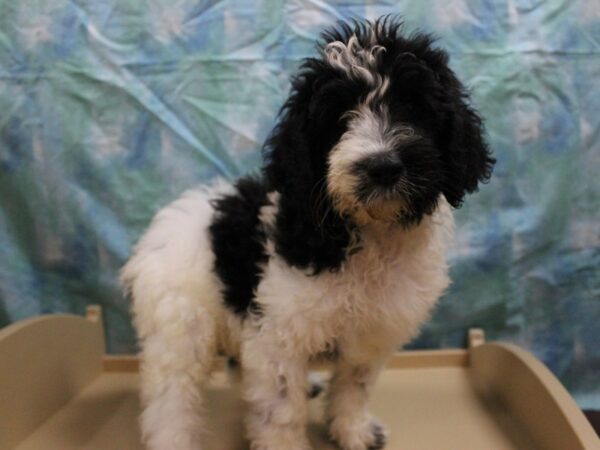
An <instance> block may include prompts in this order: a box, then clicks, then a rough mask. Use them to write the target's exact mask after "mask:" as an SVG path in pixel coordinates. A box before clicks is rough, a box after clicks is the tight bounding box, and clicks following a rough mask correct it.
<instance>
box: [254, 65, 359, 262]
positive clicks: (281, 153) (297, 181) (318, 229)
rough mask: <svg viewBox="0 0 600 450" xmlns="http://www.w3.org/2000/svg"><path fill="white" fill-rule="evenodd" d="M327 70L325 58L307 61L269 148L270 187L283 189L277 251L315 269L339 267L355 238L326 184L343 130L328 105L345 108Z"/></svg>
mask: <svg viewBox="0 0 600 450" xmlns="http://www.w3.org/2000/svg"><path fill="white" fill-rule="evenodd" d="M327 70H328V69H327V68H326V67H325V66H324V65H323V63H322V62H321V61H319V60H314V59H309V60H306V61H305V63H304V64H303V66H302V67H301V71H300V75H299V76H298V77H296V78H295V79H294V80H292V90H291V94H290V97H289V98H288V100H287V102H286V103H285V104H284V106H283V108H282V110H281V112H280V117H279V122H278V124H277V126H276V127H275V129H274V130H273V132H272V134H271V136H270V137H269V139H268V140H267V142H266V144H265V148H264V152H265V160H266V165H265V177H266V180H267V183H268V187H269V190H276V191H278V192H279V193H280V197H279V204H278V207H279V208H278V213H277V217H276V226H275V230H274V233H275V245H276V247H277V252H278V253H279V254H280V255H282V256H283V257H284V258H285V259H286V260H287V262H288V263H289V264H291V265H295V266H298V267H303V268H306V267H310V268H311V269H312V270H313V271H314V272H319V271H321V270H323V269H329V270H335V269H337V268H339V266H340V264H341V262H342V261H343V259H344V257H345V249H346V247H347V246H348V243H349V241H350V235H349V231H348V223H347V220H346V219H345V218H343V217H340V216H339V215H338V214H337V213H336V212H335V211H334V210H333V208H332V207H331V203H330V199H329V197H328V195H327V190H326V186H325V183H326V173H327V167H328V162H327V157H328V154H329V151H330V150H331V147H332V146H333V145H334V143H335V142H336V140H337V138H338V137H337V134H341V132H342V131H341V130H338V129H336V128H337V127H339V126H340V125H339V123H338V121H337V119H335V120H334V119H333V118H332V116H334V115H335V114H336V112H335V111H330V110H329V108H328V107H327V105H334V106H335V107H336V108H343V107H344V106H343V105H341V106H340V104H341V102H335V101H331V99H330V98H329V95H331V93H332V92H333V90H331V89H328V88H327V86H326V85H328V83H331V82H335V80H334V79H333V78H332V77H331V76H330V75H331V74H328V73H327ZM328 92H329V93H328ZM342 92H343V91H342ZM323 96H325V97H327V98H322V97H323Z"/></svg>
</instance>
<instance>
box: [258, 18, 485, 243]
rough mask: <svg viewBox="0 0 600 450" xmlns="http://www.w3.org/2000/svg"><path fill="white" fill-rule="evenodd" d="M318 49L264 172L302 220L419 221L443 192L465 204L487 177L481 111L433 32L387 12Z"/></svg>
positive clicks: (296, 84)
mask: <svg viewBox="0 0 600 450" xmlns="http://www.w3.org/2000/svg"><path fill="white" fill-rule="evenodd" d="M319 50H320V57H318V58H310V59H306V60H305V61H304V62H303V64H302V65H301V67H300V72H299V75H298V76H297V77H296V78H294V79H293V82H292V92H291V95H290V97H289V99H288V100H287V102H286V103H285V105H284V107H283V109H282V113H281V118H280V122H279V124H278V126H277V127H276V128H275V130H274V132H273V134H272V135H271V137H270V139H269V140H268V142H267V145H266V149H267V166H266V174H267V179H268V180H269V181H270V183H271V185H272V186H273V188H274V189H277V190H278V191H280V192H281V194H282V201H284V202H285V201H286V198H287V202H288V203H289V202H291V203H292V204H293V207H292V205H290V206H289V207H288V210H289V212H288V214H287V215H288V216H295V217H289V220H290V221H295V223H296V226H298V223H299V221H300V220H301V219H302V217H304V218H307V219H309V220H311V221H312V225H313V226H315V225H316V226H317V227H321V228H322V232H323V233H327V232H330V233H329V234H330V236H336V235H338V234H340V233H341V234H343V231H342V230H343V229H344V228H346V229H347V228H348V226H349V224H350V226H358V227H360V226H361V225H364V224H366V223H369V222H371V221H379V222H388V223H398V224H400V225H402V226H411V225H414V224H416V223H419V221H420V220H421V219H422V218H423V216H425V215H427V214H430V213H431V212H433V210H434V209H435V207H436V204H437V201H438V199H439V197H440V195H441V194H443V195H444V196H445V198H446V199H447V200H448V202H449V203H450V204H451V205H453V206H454V207H458V206H460V204H461V203H462V201H463V198H464V196H465V194H467V193H470V192H473V191H475V190H476V189H477V187H478V183H479V182H483V181H486V180H488V179H489V177H490V175H491V170H492V166H493V164H494V160H493V159H492V157H491V155H490V152H489V150H488V147H487V145H486V143H485V141H484V138H483V127H482V120H481V118H480V117H479V115H478V114H477V112H476V111H475V110H474V109H473V108H472V107H471V106H470V105H469V99H468V95H467V93H466V91H465V89H464V87H463V86H462V84H461V83H460V82H459V80H458V79H457V77H456V76H455V74H454V72H453V71H452V70H451V69H450V68H449V67H448V55H447V54H446V53H445V52H444V51H443V50H440V49H438V48H435V47H434V46H433V39H432V38H431V37H430V36H429V35H426V34H421V33H414V34H411V35H408V36H406V35H403V34H402V33H401V22H399V21H398V20H397V19H395V18H390V17H385V18H382V19H379V20H377V21H375V22H368V21H365V22H353V23H352V25H349V24H340V25H338V26H337V27H336V28H335V29H332V30H330V31H326V32H325V33H324V34H323V39H322V42H321V43H320V44H319ZM284 206H285V205H284ZM292 209H295V210H296V211H297V213H296V214H293V213H291V210H292ZM290 225H292V224H291V223H290ZM306 226H309V225H308V224H306ZM327 227H329V228H331V229H333V233H331V230H330V229H328V228H327Z"/></svg>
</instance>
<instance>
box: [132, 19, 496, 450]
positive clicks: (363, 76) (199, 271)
mask: <svg viewBox="0 0 600 450" xmlns="http://www.w3.org/2000/svg"><path fill="white" fill-rule="evenodd" d="M432 43H433V40H432V38H431V37H430V36H428V35H425V34H420V33H416V34H411V35H404V34H402V32H401V26H400V22H399V21H398V20H397V19H395V18H389V17H388V18H382V19H380V20H378V21H375V22H367V21H363V22H353V23H352V24H340V25H339V26H338V27H337V28H336V29H333V30H330V31H327V32H325V33H324V34H323V40H322V42H321V44H320V45H319V51H320V55H319V56H318V57H316V58H310V59H306V60H305V61H304V62H303V64H302V66H301V68H300V72H299V74H298V76H296V77H295V78H294V80H293V82H292V90H291V95H290V97H289V99H288V100H287V102H286V103H285V105H284V107H283V109H282V112H281V117H280V121H279V124H278V125H277V127H276V128H275V130H274V131H273V133H272V135H271V137H270V138H269V140H268V142H267V144H266V147H265V148H266V164H265V168H264V172H263V175H262V176H261V177H257V178H243V179H241V180H239V181H238V182H237V183H236V184H235V185H233V186H232V185H228V184H226V183H216V184H214V185H212V186H211V187H208V188H202V189H198V190H193V191H190V192H187V193H185V194H184V195H183V196H182V197H181V198H180V199H178V200H177V201H175V202H174V203H173V204H171V205H170V206H167V207H166V208H164V209H163V210H161V211H160V212H159V213H158V214H157V216H156V217H155V219H154V220H153V221H152V224H151V225H150V228H149V230H148V231H147V232H146V234H145V235H144V236H143V237H142V239H141V240H140V242H139V244H138V245H137V247H136V249H135V253H134V255H133V257H132V258H131V260H130V261H129V262H128V263H127V265H126V266H125V268H124V269H123V272H122V279H123V282H124V284H125V286H126V287H127V289H128V291H129V292H130V294H131V295H132V297H133V311H134V315H135V326H136V328H137V331H138V334H139V338H140V342H141V349H142V351H141V358H142V373H141V375H142V402H143V414H142V417H141V426H142V432H143V438H144V441H145V443H146V445H147V446H148V448H151V449H162V450H167V449H168V450H172V449H176V450H187V449H196V450H199V449H204V448H205V446H204V445H203V434H204V432H205V431H206V423H205V422H206V420H205V414H207V411H205V410H204V407H205V405H204V404H203V403H204V402H203V396H202V393H201V387H202V385H203V383H204V382H205V381H206V380H207V379H208V378H209V375H210V372H211V369H212V368H213V362H214V360H215V355H217V354H218V353H219V352H224V353H225V354H227V355H229V356H232V357H235V358H237V359H239V360H240V361H241V366H242V370H243V382H242V383H243V393H244V398H245V400H246V401H247V402H248V405H249V411H248V417H247V422H246V425H247V435H248V438H249V440H250V442H251V448H252V449H253V450H307V449H309V448H310V445H309V442H308V440H307V437H306V435H305V421H306V415H307V405H306V402H307V395H306V391H307V389H308V386H307V366H308V364H309V361H311V359H314V358H316V357H319V356H322V355H328V356H329V358H330V359H331V360H332V362H333V367H334V372H333V375H332V378H331V380H330V383H329V388H328V394H327V408H326V410H327V415H328V423H329V430H330V435H331V438H332V439H333V440H335V441H336V442H337V443H338V444H339V446H340V447H341V448H343V449H345V450H367V449H375V448H381V447H383V445H384V443H385V436H386V433H385V431H384V429H383V428H382V426H381V425H379V424H378V423H377V421H376V420H375V419H374V418H373V417H371V416H370V414H369V413H368V411H367V409H366V403H367V397H368V394H369V390H370V388H371V386H372V385H373V383H374V382H375V379H376V378H377V374H378V373H379V371H380V370H381V369H382V367H383V366H384V365H385V363H386V360H387V359H388V357H389V356H390V355H391V354H392V353H393V352H394V351H395V350H396V349H397V348H398V347H399V346H400V345H402V344H404V343H406V342H407V341H408V340H409V339H411V337H413V336H414V335H415V333H416V332H417V330H418V329H419V326H420V325H421V324H422V323H423V322H424V321H425V320H426V319H427V318H428V316H429V314H430V311H431V309H432V307H433V305H434V304H435V303H436V301H437V299H438V298H439V297H440V295H441V294H442V293H443V292H444V290H445V289H446V287H447V286H448V284H449V278H448V266H447V264H446V260H445V256H444V253H445V250H446V248H447V246H448V244H449V243H450V242H451V240H452V235H453V219H452V212H451V207H458V206H459V205H460V204H461V202H462V200H463V197H464V195H465V194H466V193H470V192H473V191H475V190H476V189H477V186H478V183H479V182H482V181H486V180H488V179H489V177H490V174H491V170H492V166H493V164H494V160H493V159H492V157H491V155H490V152H489V150H488V148H487V146H486V144H485V142H484V139H483V137H482V132H483V128H482V121H481V119H480V117H479V116H478V114H477V113H476V112H475V110H474V109H473V108H472V107H471V106H469V102H468V98H467V94H466V92H465V89H464V88H463V86H462V85H461V83H460V82H459V81H458V80H457V78H456V76H455V74H454V73H453V72H452V70H450V69H449V68H448V56H447V54H446V53H445V52H444V51H442V50H440V49H437V48H434V47H433V45H432Z"/></svg>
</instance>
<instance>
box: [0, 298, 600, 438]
mask: <svg viewBox="0 0 600 450" xmlns="http://www.w3.org/2000/svg"><path fill="white" fill-rule="evenodd" d="M101 322H102V321H101V311H100V309H99V308H98V307H94V306H92V307H90V308H89V309H88V314H87V318H85V319H84V318H80V317H77V316H70V315H53V316H42V317H37V318H34V319H29V320H25V321H23V322H20V323H17V324H14V325H11V326H9V327H7V328H5V329H3V330H0V368H1V370H0V449H2V450H4V449H18V450H34V449H35V450H46V449H50V450H54V449H56V450H59V449H60V450H70V449H86V450H92V449H111V450H113V449H119V450H121V449H122V450H129V449H132V450H135V449H141V448H142V446H141V444H140V441H139V429H138V425H137V415H138V413H139V403H138V399H137V390H138V382H139V377H138V374H137V360H136V359H135V357H127V356H126V357H115V356H105V355H104V350H105V349H104V335H103V331H102V323H101ZM469 347H470V348H469V349H468V350H440V351H418V352H403V353H400V354H398V355H396V356H395V357H394V358H393V359H392V360H391V361H390V364H389V366H388V368H387V369H386V371H385V372H384V373H383V375H382V376H381V378H380V380H379V382H378V383H377V386H376V388H375V389H374V392H373V396H372V400H371V409H372V412H373V413H374V414H375V415H377V416H378V417H379V418H380V419H381V421H382V422H384V423H385V424H386V425H387V426H388V427H389V429H390V431H391V435H390V439H389V441H388V444H387V446H386V448H387V449H390V450H438V449H439V450H500V449H502V450H509V449H524V450H536V449H540V450H542V449H547V450H579V449H588V450H597V449H600V441H599V440H598V439H597V437H596V435H595V434H594V431H593V430H592V428H591V426H590V425H589V424H588V423H587V421H586V419H585V417H584V416H583V414H582V413H581V411H580V410H579V408H578V407H577V405H576V404H575V402H574V401H573V399H572V398H571V397H570V396H569V394H568V393H567V391H566V390H565V389H564V388H563V387H562V386H561V385H560V383H559V382H558V380H557V379H556V378H555V377H554V376H553V375H552V374H551V373H550V372H549V371H548V370H547V369H546V368H545V367H544V366H543V365H542V364H541V363H540V362H539V361H538V360H537V359H535V358H534V357H533V356H532V355H531V354H529V353H527V352H525V351H523V350H521V349H519V348H517V347H515V346H512V345H507V344H486V343H484V339H483V333H482V332H481V331H478V330H472V331H471V333H470V345H469ZM207 395H208V398H209V400H210V402H209V403H210V408H211V411H213V417H212V420H213V422H214V424H213V429H214V430H216V431H215V438H214V440H213V442H211V443H210V445H209V446H207V448H209V449H211V450H242V449H248V445H247V443H246V442H245V441H244V440H243V438H242V422H241V417H242V414H243V410H244V405H243V403H242V402H241V400H240V396H239V392H238V389H237V387H235V386H230V384H229V383H228V381H227V377H226V376H225V374H224V373H223V372H222V371H221V372H220V373H218V374H217V375H216V376H215V379H214V382H213V383H212V386H211V388H210V389H209V391H208V394H207ZM321 403H322V399H320V398H317V399H315V400H311V401H310V405H311V421H310V423H309V426H308V429H309V434H310V436H311V439H312V441H313V448H314V449H315V450H334V449H335V447H334V446H332V445H331V444H329V443H328V442H327V439H326V430H325V427H324V425H323V421H322V411H321V409H322V404H321ZM174 450H176V449H174ZM282 450H285V449H282Z"/></svg>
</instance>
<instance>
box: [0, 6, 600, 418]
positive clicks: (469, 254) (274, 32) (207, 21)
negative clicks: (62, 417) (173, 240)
mask: <svg viewBox="0 0 600 450" xmlns="http://www.w3.org/2000/svg"><path fill="white" fill-rule="evenodd" d="M386 13H402V14H404V15H405V17H406V22H407V28H408V29H412V28H415V27H419V28H422V29H425V30H429V31H434V32H435V33H436V34H437V35H438V36H440V40H439V45H440V46H443V47H445V48H447V49H448V50H449V52H450V54H451V57H452V66H453V68H454V69H455V70H456V71H457V72H458V74H459V75H460V76H461V77H462V79H463V80H465V81H466V83H467V84H468V85H469V86H470V88H471V89H472V91H473V97H474V102H475V104H476V105H477V107H478V108H479V109H480V110H481V112H482V113H483V114H484V116H485V117H486V118H487V125H488V132H489V141H490V143H491V146H492V148H493V149H494V151H495V153H496V156H497V158H498V164H497V166H496V171H495V174H494V177H493V181H492V182H491V183H490V184H489V185H486V186H485V187H484V188H483V189H482V190H481V192H480V193H479V194H478V195H476V196H472V197H471V198H470V199H469V200H468V203H467V204H466V205H465V206H464V207H463V208H462V209H461V210H460V211H458V213H457V215H458V221H459V228H458V243H457V245H456V247H455V249H454V250H453V252H452V261H453V270H452V276H453V279H454V284H453V286H452V288H451V290H450V291H449V292H448V294H447V295H446V296H445V298H444V299H443V301H442V302H441V304H440V306H439V308H438V309H437V311H436V313H435V316H434V318H433V320H432V321H431V323H429V324H428V325H427V327H426V328H425V329H424V331H423V333H422V334H421V336H420V337H419V339H418V340H417V341H416V342H415V343H413V344H412V345H413V346H418V347H438V346H457V345H462V344H463V341H464V336H465V330H466V329H467V328H469V327H471V326H480V327H483V328H485V329H486V331H487V332H488V336H489V338H490V339H504V340H508V341H512V342H516V343H518V344H520V345H522V346H524V347H526V348H528V349H530V350H531V351H533V352H534V353H535V354H536V355H537V356H538V357H540V358H541V359H542V360H543V361H545V362H546V363H547V364H548V365H549V367H550V368H551V369H552V370H553V371H554V373H555V374H557V375H558V376H559V377H560V378H561V380H562V381H563V382H564V383H565V384H566V386H567V387H568V388H569V389H570V390H571V392H572V393H573V394H574V395H575V396H576V398H577V400H578V401H579V402H580V403H581V404H582V405H585V406H597V407H598V406H600V337H599V332H600V274H599V272H598V264H599V262H600V220H599V219H600V177H599V176H598V173H600V148H599V147H600V140H599V139H600V138H599V135H600V3H599V2H598V0H580V1H571V0H547V1H539V0H535V1H534V0H504V1H501V0H469V1H467V0H454V1H445V0H444V1H417V0H412V1H409V0H405V1H391V0H373V1H364V0H363V1H357V0H341V1H332V2H325V1H322V0H294V1H283V0H261V1H260V0H257V1H250V0H248V1H242V0H238V1H235V0H221V1H198V0H148V1H146V2H140V1H138V0H105V1H102V2H100V1H97V0H19V1H13V0H0V323H1V324H6V323H9V322H12V321H15V320H19V319H22V318H25V317H28V316H32V315H35V314H41V313H48V312H57V311H70V312H75V313H82V312H83V310H84V307H85V305H87V304H89V303H100V304H102V305H103V306H104V308H105V314H106V326H107V332H108V337H109V343H110V349H111V350H112V351H113V352H132V351H134V350H135V340H134V335H133V332H132V328H131V324H130V316H129V314H128V309H129V305H128V303H127V301H126V300H125V299H124V298H123V297H122V296H121V293H120V289H119V287H118V284H117V272H118V269H119V267H120V266H121V265H122V264H123V262H124V261H125V260H126V258H127V256H128V254H129V252H130V249H131V246H132V244H133V243H134V242H135V240H136V239H137V238H138V237H139V236H140V233H141V232H142V231H143V229H144V227H145V226H146V225H147V223H148V221H149V219H150V218H151V216H152V214H153V212H154V211H155V210H156V209H157V208H158V207H159V206H161V205H164V204H165V203H167V202H168V201H170V200H172V199H174V198H175V197H176V196H177V195H178V194H179V193H180V192H181V191H183V190H184V189H186V188H188V187H190V186H193V185H195V184H197V183H200V182H203V181H207V180H209V179H211V178H213V177H214V176H216V175H222V176H226V177H230V176H235V175H238V174H242V173H245V172H247V171H249V170H253V169H255V168H256V167H257V166H258V165H259V164H260V146H261V143H262V141H263V140H264V138H265V136H266V135H267V133H268V132H269V130H270V128H271V127H272V126H273V123H274V120H275V115H276V112H277V110H278V108H279V106H280V105H281V103H282V101H283V100H284V98H285V96H286V92H287V90H288V78H289V74H290V73H291V72H292V71H293V70H294V69H295V67H297V65H298V61H299V60H300V59H301V58H302V57H304V56H307V55H312V54H313V42H314V40H315V38H316V37H317V34H318V31H319V30H320V29H321V28H322V27H324V26H327V25H330V24H332V23H333V22H335V21H336V20H338V19H342V18H345V17H350V16H354V17H368V18H375V17H377V16H379V15H382V14H386Z"/></svg>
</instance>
